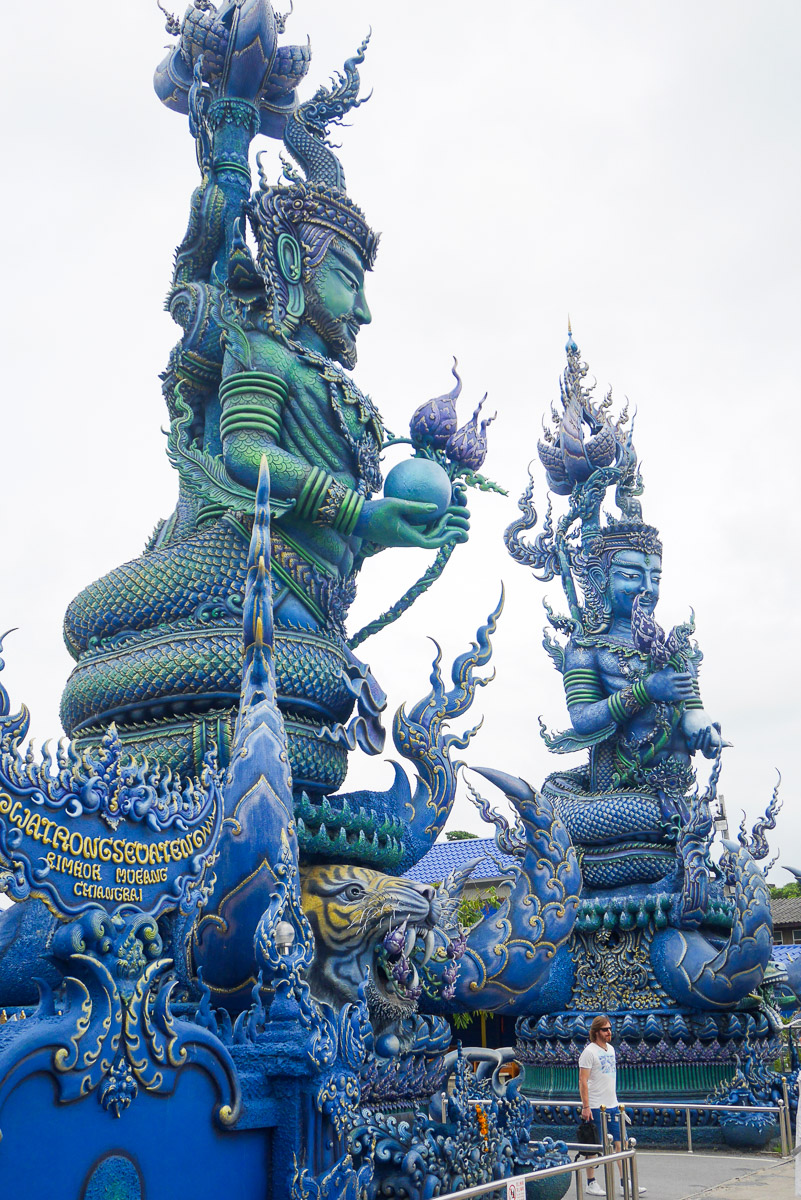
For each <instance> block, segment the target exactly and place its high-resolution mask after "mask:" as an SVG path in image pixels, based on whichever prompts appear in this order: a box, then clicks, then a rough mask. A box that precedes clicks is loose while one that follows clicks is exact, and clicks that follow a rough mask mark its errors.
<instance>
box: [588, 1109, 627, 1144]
mask: <svg viewBox="0 0 801 1200" xmlns="http://www.w3.org/2000/svg"><path fill="white" fill-rule="evenodd" d="M592 1119H593V1121H594V1122H595V1128H596V1129H597V1130H598V1138H599V1140H600V1141H603V1131H602V1128H601V1110H600V1108H594V1109H593V1110H592ZM606 1130H607V1133H608V1134H609V1138H610V1141H613V1142H619V1141H620V1140H621V1138H620V1110H619V1109H617V1108H608V1109H607V1110H606Z"/></svg>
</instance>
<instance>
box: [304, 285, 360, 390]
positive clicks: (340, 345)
mask: <svg viewBox="0 0 801 1200" xmlns="http://www.w3.org/2000/svg"><path fill="white" fill-rule="evenodd" d="M305 298H306V309H305V312H304V314H303V319H304V321H305V322H306V323H307V324H308V325H309V326H310V327H311V328H312V329H313V330H314V332H315V333H316V334H318V335H319V337H321V338H322V339H323V342H324V344H325V348H326V350H327V352H328V354H329V357H331V358H333V359H335V360H336V361H337V362H339V363H341V364H342V366H343V367H345V368H346V369H347V370H348V371H352V370H353V368H354V367H355V366H356V334H355V333H354V332H353V329H352V327H351V325H350V323H349V322H348V320H347V319H346V318H344V317H339V318H337V317H332V316H331V313H330V312H329V311H328V309H327V308H326V307H325V305H324V304H323V302H322V300H321V299H320V297H319V296H318V295H317V293H316V291H315V290H314V288H311V287H310V288H308V289H307V290H306V297H305Z"/></svg>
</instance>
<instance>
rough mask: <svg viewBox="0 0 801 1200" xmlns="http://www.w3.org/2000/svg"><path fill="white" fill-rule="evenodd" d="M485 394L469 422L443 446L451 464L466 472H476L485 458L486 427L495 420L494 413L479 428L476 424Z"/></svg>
mask: <svg viewBox="0 0 801 1200" xmlns="http://www.w3.org/2000/svg"><path fill="white" fill-rule="evenodd" d="M486 398H487V396H486V393H485V394H484V397H483V399H482V400H481V402H480V404H479V406H478V408H477V409H476V411H475V412H474V413H473V415H472V417H471V418H470V420H469V421H468V422H467V424H466V425H463V426H462V427H461V429H457V430H456V432H455V433H454V434H453V435H452V436H451V437H450V438H449V439H448V443H447V445H446V446H445V453H446V454H447V456H448V458H449V459H451V460H452V461H453V462H457V463H459V464H460V465H461V466H462V467H465V468H466V469H467V470H468V471H477V470H478V469H479V467H480V466H481V465H482V463H483V462H484V459H485V458H486V457H487V426H488V425H489V424H490V423H491V422H492V421H494V420H495V417H496V416H497V415H498V414H497V413H495V415H494V416H492V417H487V418H486V420H484V421H482V422H481V427H480V428H479V424H478V414H479V413H480V412H481V409H482V408H483V406H484V400H486Z"/></svg>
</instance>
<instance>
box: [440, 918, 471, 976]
mask: <svg viewBox="0 0 801 1200" xmlns="http://www.w3.org/2000/svg"><path fill="white" fill-rule="evenodd" d="M466 949H467V933H466V932H465V930H464V929H460V930H459V934H458V936H457V937H455V938H451V940H450V941H449V942H448V949H447V950H446V954H447V955H448V958H452V959H453V960H454V962H455V963H456V962H458V961H459V959H460V958H461V957H462V955H463V954H464V952H465V950H466ZM449 970H450V967H447V968H446V971H445V973H447V971H449ZM453 978H454V979H455V978H456V972H455V971H454V975H453Z"/></svg>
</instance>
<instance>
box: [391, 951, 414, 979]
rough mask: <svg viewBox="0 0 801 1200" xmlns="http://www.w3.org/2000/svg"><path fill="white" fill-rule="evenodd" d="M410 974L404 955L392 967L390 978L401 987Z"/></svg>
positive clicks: (408, 964) (409, 965)
mask: <svg viewBox="0 0 801 1200" xmlns="http://www.w3.org/2000/svg"><path fill="white" fill-rule="evenodd" d="M411 973H412V968H411V964H410V962H409V960H408V958H407V957H406V955H405V954H402V955H401V956H400V958H399V959H398V961H397V962H396V963H395V964H394V965H393V967H392V978H393V979H394V980H395V981H396V983H400V984H401V985H402V984H404V983H405V982H406V980H407V979H408V978H409V976H410V975H411Z"/></svg>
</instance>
